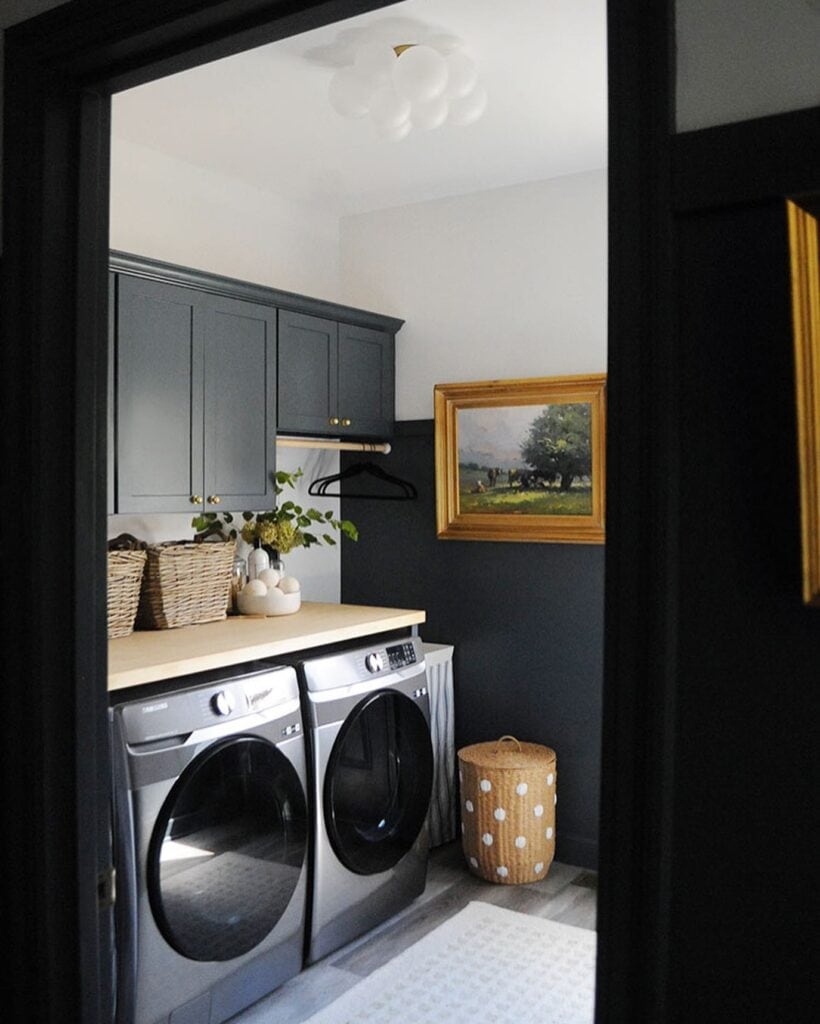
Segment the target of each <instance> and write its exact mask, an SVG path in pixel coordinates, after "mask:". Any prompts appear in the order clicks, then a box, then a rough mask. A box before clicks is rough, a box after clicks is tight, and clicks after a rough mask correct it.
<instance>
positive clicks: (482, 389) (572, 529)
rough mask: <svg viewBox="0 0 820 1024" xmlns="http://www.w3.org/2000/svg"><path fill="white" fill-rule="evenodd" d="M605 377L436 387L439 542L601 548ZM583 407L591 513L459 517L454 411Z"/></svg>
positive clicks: (602, 375)
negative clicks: (587, 420)
mask: <svg viewBox="0 0 820 1024" xmlns="http://www.w3.org/2000/svg"><path fill="white" fill-rule="evenodd" d="M605 395H606V375H605V374H592V375H585V376H580V375H579V376H568V377H534V378H528V379H524V380H489V381H474V382H471V383H466V384H437V385H436V386H435V389H434V394H433V399H434V412H435V434H436V525H437V534H438V536H439V537H440V538H441V539H443V540H495V541H526V542H552V543H573V544H603V542H604V503H605V492H606V486H605V458H606V444H605V441H606V434H605ZM571 403H578V404H587V403H588V404H589V405H590V407H591V410H590V412H591V415H590V443H591V452H592V468H591V473H590V482H591V497H592V502H591V504H592V510H591V514H589V515H561V514H558V515H556V514H547V515H541V514H529V513H525V514H521V513H516V514H505V513H499V512H496V513H491V514H486V513H485V514H482V513H478V512H463V511H462V510H461V508H460V493H459V440H458V433H459V429H458V416H459V412H460V411H462V410H468V409H492V408H495V409H503V408H504V407H513V406H535V407H543V406H551V405H561V404H571Z"/></svg>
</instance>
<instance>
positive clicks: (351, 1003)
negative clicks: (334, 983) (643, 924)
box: [307, 903, 596, 1024]
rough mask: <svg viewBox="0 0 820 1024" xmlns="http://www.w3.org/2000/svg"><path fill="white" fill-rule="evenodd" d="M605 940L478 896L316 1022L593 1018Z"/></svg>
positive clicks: (519, 1022) (580, 1022) (489, 1023)
mask: <svg viewBox="0 0 820 1024" xmlns="http://www.w3.org/2000/svg"><path fill="white" fill-rule="evenodd" d="M595 940H596V936H595V932H592V931H588V930H587V929H585V928H574V927H572V926H570V925H567V924H559V923H558V922H556V921H547V920H545V919H544V918H540V917H530V916H529V915H527V914H519V913H517V912H516V911H513V910H504V909H502V908H501V907H496V906H493V905H492V904H489V903H470V904H468V905H467V906H466V907H465V908H464V910H462V911H460V912H459V913H458V914H456V915H455V916H454V917H451V918H450V919H449V920H448V921H445V923H444V924H442V925H440V926H439V927H438V928H436V929H435V930H434V931H432V932H430V934H429V935H425V936H424V938H423V939H420V940H419V941H418V942H416V943H415V944H414V945H412V946H410V947H409V948H408V949H406V950H405V951H404V952H403V953H401V954H399V956H397V957H396V958H395V959H394V960H391V961H390V963H388V964H385V966H384V967H380V968H379V969H378V970H377V971H374V972H373V974H371V975H370V976H369V977H368V978H365V980H364V981H362V982H360V983H359V984H357V985H354V987H353V988H352V989H350V990H349V991H348V992H345V994H344V995H343V996H342V997H341V998H340V999H337V1000H336V1001H335V1002H333V1003H331V1004H330V1006H326V1007H325V1008H324V1010H322V1011H320V1012H319V1013H317V1014H314V1016H312V1017H310V1018H309V1021H308V1022H307V1024H591V1022H592V1020H593V1016H594V1003H595Z"/></svg>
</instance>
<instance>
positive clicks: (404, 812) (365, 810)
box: [324, 690, 433, 875]
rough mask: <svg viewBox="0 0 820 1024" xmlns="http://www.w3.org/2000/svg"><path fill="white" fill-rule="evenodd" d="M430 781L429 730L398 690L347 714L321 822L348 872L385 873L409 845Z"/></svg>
mask: <svg viewBox="0 0 820 1024" xmlns="http://www.w3.org/2000/svg"><path fill="white" fill-rule="evenodd" d="M432 786H433V747H432V743H431V742H430V728H429V726H428V725H427V720H426V719H425V717H424V715H423V714H422V712H421V710H420V709H419V707H418V706H417V705H416V704H415V703H414V702H413V701H412V700H411V699H410V698H409V697H406V696H405V695H404V694H403V693H397V692H395V691H391V690H379V691H377V692H376V693H373V694H370V695H369V696H368V697H366V698H365V699H364V700H363V701H362V702H361V703H360V704H358V705H357V706H356V707H355V708H354V709H353V711H351V713H350V715H349V716H348V717H347V718H346V719H345V722H344V724H343V725H342V728H341V729H340V731H339V735H338V736H337V737H336V742H335V743H334V745H333V749H332V750H331V753H330V759H329V760H328V765H327V769H326V772H325V783H324V813H325V827H326V829H327V834H328V838H329V840H330V844H331V846H332V847H333V851H334V853H335V854H336V856H337V857H338V858H339V860H340V861H341V862H342V864H344V866H345V867H346V868H348V870H350V871H353V872H355V873H356V874H359V875H373V874H378V873H379V872H380V871H386V870H388V869H389V868H391V867H393V865H394V864H396V863H398V861H400V860H401V858H402V857H403V856H404V855H405V854H406V853H407V852H408V851H409V850H410V849H411V847H412V846H413V843H414V842H415V841H416V839H417V837H418V835H419V832H420V831H421V829H422V826H423V825H424V821H425V818H426V817H427V810H428V808H429V806H430V793H431V790H432Z"/></svg>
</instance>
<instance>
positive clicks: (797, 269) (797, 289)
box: [786, 200, 820, 607]
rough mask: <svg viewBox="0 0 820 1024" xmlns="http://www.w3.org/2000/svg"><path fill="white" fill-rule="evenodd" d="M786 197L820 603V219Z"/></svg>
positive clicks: (807, 501) (809, 534)
mask: <svg viewBox="0 0 820 1024" xmlns="http://www.w3.org/2000/svg"><path fill="white" fill-rule="evenodd" d="M815 209H817V210H818V211H819V212H820V206H814V207H813V209H812V210H808V209H806V208H805V206H802V205H799V204H798V203H795V202H791V201H790V200H789V201H787V203H786V211H787V216H788V223H789V251H790V256H791V284H792V318H793V325H794V329H793V333H794V365H795V384H796V399H797V450H798V458H799V466H800V527H801V536H802V556H803V601H804V602H805V603H806V604H809V605H813V606H815V607H820V376H818V375H820V259H819V258H818V252H820V244H819V240H820V225H818V218H817V215H816V214H815V212H814V210H815Z"/></svg>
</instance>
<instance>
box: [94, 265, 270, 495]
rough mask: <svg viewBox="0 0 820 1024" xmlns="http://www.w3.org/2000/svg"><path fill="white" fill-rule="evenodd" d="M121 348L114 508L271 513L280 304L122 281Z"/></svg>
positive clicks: (117, 337)
mask: <svg viewBox="0 0 820 1024" xmlns="http://www.w3.org/2000/svg"><path fill="white" fill-rule="evenodd" d="M114 350H115V364H116V372H115V388H116V391H115V407H116V417H115V432H116V468H115V473H116V488H115V492H116V502H115V504H116V511H117V512H119V513H140V512H183V511H184V512H187V511H197V510H203V511H209V510H210V511H214V510H216V509H218V508H220V507H221V508H222V509H225V510H241V509H245V508H253V509H256V508H265V507H268V506H269V505H270V504H271V502H272V501H273V497H274V487H273V480H272V474H273V472H274V469H275V456H276V449H275V423H276V409H275V394H276V388H275V372H276V311H275V309H271V308H270V307H266V306H261V305H257V304H254V303H249V302H244V301H241V300H237V299H232V298H228V297H224V296H218V295H212V294H209V293H207V292H203V291H199V290H197V289H193V288H188V287H184V286H179V285H175V284H169V283H167V282H164V281H155V280H150V279H145V278H141V277H132V276H130V275H127V274H118V275H117V282H116V315H115V329H114Z"/></svg>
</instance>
